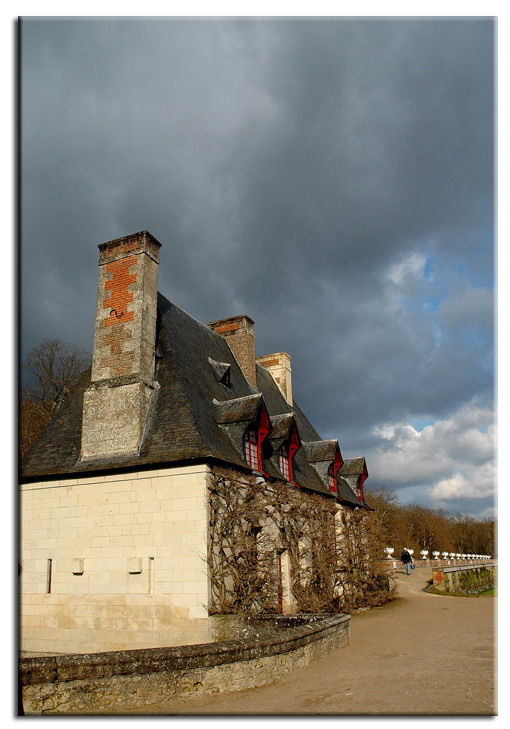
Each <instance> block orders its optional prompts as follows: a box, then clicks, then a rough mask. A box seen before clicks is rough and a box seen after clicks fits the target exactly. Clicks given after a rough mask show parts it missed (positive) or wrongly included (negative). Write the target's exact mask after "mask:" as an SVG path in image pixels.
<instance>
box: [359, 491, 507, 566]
mask: <svg viewBox="0 0 510 729" xmlns="http://www.w3.org/2000/svg"><path fill="white" fill-rule="evenodd" d="M365 492H366V493H365V496H366V500H367V503H368V504H369V505H370V506H371V507H372V508H374V509H375V514H374V516H375V518H376V519H377V521H378V522H379V525H380V529H381V533H382V534H383V538H384V540H385V543H384V544H383V545H381V547H382V550H384V547H393V548H394V549H395V553H394V556H395V557H397V558H398V557H399V556H400V554H401V552H402V549H403V548H404V547H407V548H408V549H414V556H415V557H417V558H419V556H420V551H421V550H422V549H428V550H429V557H432V552H433V551H438V552H455V553H457V552H459V553H460V554H488V555H491V556H493V557H495V556H496V546H497V545H496V520H495V519H494V518H489V517H487V518H484V519H474V518H473V517H472V516H468V515H467V514H454V515H452V514H448V513H446V512H445V511H444V510H443V509H429V508H427V507H426V506H421V505H418V504H405V505H404V504H401V503H400V501H399V499H398V496H397V495H396V493H395V492H394V491H392V490H391V489H389V488H386V487H385V486H372V487H367V488H366V489H365Z"/></svg>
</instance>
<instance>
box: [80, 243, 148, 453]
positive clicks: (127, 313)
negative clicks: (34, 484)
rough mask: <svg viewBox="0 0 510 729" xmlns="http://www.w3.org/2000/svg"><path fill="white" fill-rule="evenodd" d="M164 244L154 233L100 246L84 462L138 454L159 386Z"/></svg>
mask: <svg viewBox="0 0 510 729" xmlns="http://www.w3.org/2000/svg"><path fill="white" fill-rule="evenodd" d="M160 247H161V243H159V242H158V241H157V240H156V239H155V238H154V237H153V236H152V235H151V234H150V233H149V232H148V231H146V230H143V231H141V232H140V233H135V234H133V235H128V236H126V237H125V238H118V239H117V240H112V241H109V242H108V243H103V244H102V245H100V246H99V251H100V253H99V283H98V289H97V307H96V323H95V331H94V354H93V359H92V377H91V384H90V387H89V388H88V389H87V390H86V392H85V393H84V397H83V424H82V438H81V458H82V460H90V459H95V458H107V457H111V456H117V455H119V456H120V455H128V454H136V453H137V452H138V451H139V449H140V445H141V441H142V437H143V432H144V428H145V425H146V421H147V415H148V412H149V406H150V402H151V399H152V396H153V394H154V390H155V389H156V387H157V386H158V385H157V383H155V382H154V359H155V357H154V354H155V343H156V316H157V279H158V264H159V249H160Z"/></svg>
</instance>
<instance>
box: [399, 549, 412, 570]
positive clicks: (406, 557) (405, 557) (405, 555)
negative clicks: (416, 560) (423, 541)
mask: <svg viewBox="0 0 510 729" xmlns="http://www.w3.org/2000/svg"><path fill="white" fill-rule="evenodd" d="M400 561H401V562H402V563H403V565H404V567H405V568H406V575H408V574H409V573H410V572H411V564H412V562H413V558H412V557H411V555H410V554H409V551H408V549H407V547H404V551H403V552H402V554H401V555H400Z"/></svg>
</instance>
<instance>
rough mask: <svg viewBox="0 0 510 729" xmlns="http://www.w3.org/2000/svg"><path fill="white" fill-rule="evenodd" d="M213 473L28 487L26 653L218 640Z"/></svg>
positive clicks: (184, 471) (23, 590) (23, 548)
mask: <svg viewBox="0 0 510 729" xmlns="http://www.w3.org/2000/svg"><path fill="white" fill-rule="evenodd" d="M207 477H208V467H207V466H205V465H202V466H199V465H197V466H188V467H182V468H166V469H159V470H157V469H151V470H147V471H140V472H134V473H129V474H113V475H107V476H104V475H103V476H94V477H93V476H89V475H84V476H79V477H77V478H74V479H65V480H55V481H41V482H36V483H27V484H24V485H22V487H21V514H22V521H21V540H20V563H21V576H20V583H21V584H20V613H21V614H20V628H21V648H22V650H25V651H31V652H52V653H55V652H61V653H69V652H72V653H87V652H91V651H101V650H123V649H127V648H145V647H147V648H148V647H157V646H162V645H169V644H170V645H175V644H179V643H197V642H203V641H207V640H209V622H208V618H207V615H208V613H207V605H208V601H209V595H208V577H207V562H206V558H207V499H206V482H207Z"/></svg>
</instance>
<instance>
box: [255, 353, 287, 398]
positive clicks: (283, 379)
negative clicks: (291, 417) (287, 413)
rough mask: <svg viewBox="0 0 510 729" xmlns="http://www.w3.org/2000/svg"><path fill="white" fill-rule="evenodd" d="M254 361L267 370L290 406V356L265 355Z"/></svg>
mask: <svg viewBox="0 0 510 729" xmlns="http://www.w3.org/2000/svg"><path fill="white" fill-rule="evenodd" d="M256 361H257V363H258V364H259V365H262V367H265V368H266V370H269V372H270V373H271V374H272V375H273V379H274V380H275V382H276V384H277V385H278V388H279V389H280V392H281V393H282V395H283V397H284V398H285V400H286V401H287V402H288V404H289V405H292V404H293V400H292V370H291V368H290V356H289V355H288V354H287V352H276V353H275V354H265V355H263V356H262V357H257V359H256Z"/></svg>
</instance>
